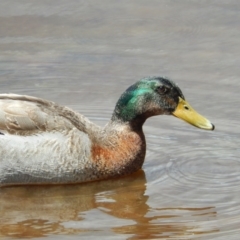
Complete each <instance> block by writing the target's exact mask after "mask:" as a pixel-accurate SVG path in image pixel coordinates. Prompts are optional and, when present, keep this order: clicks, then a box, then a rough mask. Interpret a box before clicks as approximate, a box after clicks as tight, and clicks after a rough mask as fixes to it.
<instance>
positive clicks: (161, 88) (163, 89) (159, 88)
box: [157, 86, 169, 94]
mask: <svg viewBox="0 0 240 240" xmlns="http://www.w3.org/2000/svg"><path fill="white" fill-rule="evenodd" d="M157 91H158V93H159V94H166V93H167V92H168V91H169V89H168V88H166V87H165V86H159V87H158V88H157Z"/></svg>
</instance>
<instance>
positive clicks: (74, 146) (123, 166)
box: [0, 78, 213, 186]
mask: <svg viewBox="0 0 240 240" xmlns="http://www.w3.org/2000/svg"><path fill="white" fill-rule="evenodd" d="M179 97H180V98H181V99H184V97H183V95H182V93H181V90H180V89H179V88H178V87H177V86H176V85H175V84H174V83H173V82H171V81H169V80H167V79H164V78H148V79H143V80H141V81H139V82H137V83H136V84H134V85H132V86H131V87H130V88H128V89H127V90H126V91H125V92H124V93H123V95H122V96H121V97H120V99H119V101H118V102H117V104H116V107H115V110H114V113H113V116H112V118H111V120H110V121H109V123H108V124H107V125H106V126H105V127H103V128H102V127H99V126H97V125H95V124H94V123H92V122H91V121H89V120H88V119H87V118H86V117H84V116H83V115H81V114H79V113H77V112H74V111H73V110H72V109H70V108H68V107H63V106H60V105H58V104H55V103H53V102H50V101H47V100H43V99H39V98H35V97H30V96H22V95H16V94H0V133H1V134H0V156H1V158H0V186H6V185H7V186H8V185H25V184H68V183H80V182H88V181H94V180H101V179H108V178H112V177H118V176H123V175H126V174H131V173H133V172H136V171H137V170H139V169H141V167H142V165H143V162H144V158H145V153H146V142H145V137H144V134H143V131H142V125H143V123H144V122H145V120H146V119H147V118H148V117H151V116H154V115H159V114H171V113H172V112H173V111H175V110H176V108H177V106H178V105H179V102H180V100H179ZM206 121H207V120H206ZM191 124H192V123H191ZM205 125H206V126H207V127H206V129H210V128H211V129H213V127H212V126H213V125H211V126H210V123H209V122H207V123H205ZM198 127H199V126H198Z"/></svg>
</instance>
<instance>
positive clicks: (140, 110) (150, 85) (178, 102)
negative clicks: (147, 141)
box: [112, 77, 214, 130]
mask: <svg viewBox="0 0 240 240" xmlns="http://www.w3.org/2000/svg"><path fill="white" fill-rule="evenodd" d="M160 114H167V115H170V114H172V115H174V116H176V117H178V118H181V119H183V120H185V121H186V122H188V123H190V124H192V125H194V126H196V127H199V128H203V129H208V130H213V129H214V125H213V124H211V123H210V122H209V121H208V120H207V119H206V118H204V117H202V116H201V115H199V114H198V113H197V112H196V111H195V110H194V109H193V108H192V107H191V106H190V105H189V104H188V103H187V102H186V101H185V98H184V96H183V94H182V91H181V90H180V88H179V87H178V86H177V85H176V84H175V83H174V82H173V81H171V80H169V79H166V78H163V77H151V78H144V79H142V80H140V81H138V82H136V83H135V84H133V85H132V86H131V87H129V88H128V89H127V90H126V91H125V92H124V93H123V94H122V96H121V97H120V99H119V100H118V102H117V104H116V107H115V110H114V113H113V116H112V121H121V122H130V123H135V125H136V124H137V125H142V124H143V123H144V122H145V120H146V119H147V118H149V117H151V116H155V115H160Z"/></svg>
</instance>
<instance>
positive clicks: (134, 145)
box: [91, 133, 146, 176]
mask: <svg viewBox="0 0 240 240" xmlns="http://www.w3.org/2000/svg"><path fill="white" fill-rule="evenodd" d="M145 151H146V145H145V139H144V136H143V135H141V134H138V133H128V134H116V135H112V136H110V137H108V138H107V139H104V141H103V142H99V143H95V144H93V145H92V149H91V154H92V161H93V162H94V164H95V165H96V166H97V169H98V171H99V172H100V173H102V174H104V175H111V176H113V175H115V176H119V175H125V174H129V173H131V172H134V171H137V170H138V169H140V168H141V166H142V164H143V161H144V157H145Z"/></svg>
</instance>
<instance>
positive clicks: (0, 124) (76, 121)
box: [0, 94, 97, 136]
mask: <svg viewBox="0 0 240 240" xmlns="http://www.w3.org/2000/svg"><path fill="white" fill-rule="evenodd" d="M73 127H76V128H77V129H79V130H80V131H82V132H85V133H88V131H89V129H95V128H97V126H96V125H95V124H93V123H92V122H90V121H89V120H88V119H87V118H86V117H84V116H83V115H81V114H79V113H76V112H75V111H73V110H72V109H70V108H68V107H63V106H60V105H58V104H56V103H54V102H51V101H47V100H44V99H40V98H36V97H31V96H26V95H17V94H0V133H1V134H14V135H23V136H29V135H34V134H37V133H42V132H53V131H59V132H64V131H69V130H70V129H72V128H73Z"/></svg>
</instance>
